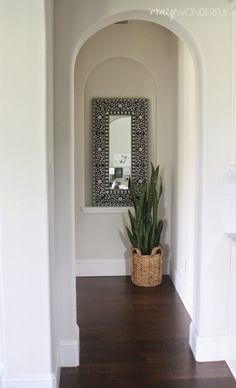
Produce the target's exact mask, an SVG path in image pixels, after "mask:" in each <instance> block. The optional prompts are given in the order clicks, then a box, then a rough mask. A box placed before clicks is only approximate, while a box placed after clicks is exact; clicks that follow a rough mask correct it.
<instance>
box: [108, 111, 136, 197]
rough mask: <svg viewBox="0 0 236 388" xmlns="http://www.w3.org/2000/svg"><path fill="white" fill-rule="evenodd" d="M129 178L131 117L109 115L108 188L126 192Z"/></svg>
mask: <svg viewBox="0 0 236 388" xmlns="http://www.w3.org/2000/svg"><path fill="white" fill-rule="evenodd" d="M130 176H131V116H125V115H122V116H121V115H109V188H110V189H111V190H114V189H115V190H117V189H120V190H128V189H129V182H130Z"/></svg>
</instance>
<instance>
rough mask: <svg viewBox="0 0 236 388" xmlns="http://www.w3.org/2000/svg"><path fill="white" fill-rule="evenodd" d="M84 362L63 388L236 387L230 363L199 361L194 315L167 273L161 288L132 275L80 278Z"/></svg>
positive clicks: (65, 375)
mask: <svg viewBox="0 0 236 388" xmlns="http://www.w3.org/2000/svg"><path fill="white" fill-rule="evenodd" d="M77 305H78V309H77V310H78V323H79V326H80V338H81V349H80V367H78V368H62V371H61V384H60V388H75V387H76V388H77V387H80V388H95V387H96V388H103V387H104V388H106V387H112V388H113V387H114V388H116V387H127V388H132V387H135V388H139V387H142V388H144V387H145V388H149V387H150V388H151V387H158V388H162V387H163V388H164V387H166V388H197V387H201V388H233V387H236V382H235V380H234V379H233V377H232V375H231V373H230V371H229V369H228V367H227V365H226V363H225V362H211V363H196V362H195V361H194V359H193V356H192V353H191V350H190V348H189V345H188V330H189V323H190V318H189V316H188V314H187V312H186V310H185V308H184V306H183V304H182V302H181V300H180V298H179V296H178V294H177V293H176V291H175V288H174V287H173V285H172V282H171V280H170V278H169V277H168V276H164V279H163V284H162V285H161V286H160V287H156V288H150V289H148V288H139V287H135V286H133V285H132V284H131V281H130V278H129V277H97V278H78V279H77Z"/></svg>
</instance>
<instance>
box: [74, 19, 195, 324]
mask: <svg viewBox="0 0 236 388" xmlns="http://www.w3.org/2000/svg"><path fill="white" fill-rule="evenodd" d="M119 21H120V19H119ZM135 21H136V19H134V18H132V20H131V23H132V22H135ZM145 22H146V23H147V21H145ZM145 22H144V23H145ZM139 23H142V21H140V20H139ZM153 24H154V23H153ZM163 24H165V23H163V22H162V26H163ZM155 25H159V23H155ZM175 27H176V26H175ZM106 28H107V29H108V28H109V27H108V26H107V27H104V29H101V30H100V29H99V31H97V32H95V34H92V35H91V36H90V38H91V37H94V36H95V35H96V34H99V32H100V31H104V30H105V29H106ZM161 28H163V27H161ZM164 29H166V27H164ZM168 30H169V29H168ZM172 30H173V31H175V30H176V28H173V27H172ZM177 30H178V28H177ZM178 35H181V37H182V38H183V36H184V33H182V34H178ZM173 36H175V37H176V39H178V40H179V46H180V47H181V48H180V50H184V51H185V54H184V55H188V57H189V58H190V57H191V60H192V65H191V66H192V68H191V71H192V72H194V73H195V74H194V77H193V78H195V79H194V81H193V82H194V104H195V105H194V107H191V109H192V113H193V111H194V128H193V132H192V133H191V135H190V136H192V138H191V141H192V143H191V146H192V149H190V148H189V150H190V154H191V152H192V151H193V152H194V158H195V159H194V160H193V161H192V162H191V163H192V164H191V169H189V170H188V172H187V174H188V176H182V181H181V182H179V183H178V182H177V184H179V186H181V185H183V184H186V186H187V185H188V182H189V179H190V180H191V183H190V182H189V183H190V185H191V190H190V193H189V197H188V199H187V201H188V202H190V201H191V200H192V204H190V207H189V208H188V209H186V208H185V210H184V211H185V213H186V212H187V211H188V210H190V212H191V211H192V215H191V217H187V218H188V219H187V221H186V219H185V220H184V222H185V228H184V229H183V231H182V234H184V233H186V232H187V233H189V230H190V229H191V232H190V233H189V235H188V236H187V238H186V240H187V242H188V243H189V247H188V249H187V250H188V252H186V251H185V252H184V254H185V256H186V257H185V259H184V263H182V264H180V265H182V266H183V265H184V266H185V267H187V265H189V262H190V260H189V262H187V261H188V257H187V255H188V254H189V252H190V251H191V255H192V257H191V263H190V267H191V268H190V269H189V270H188V274H187V275H186V274H185V275H183V274H182V276H188V280H187V283H188V287H190V290H186V289H184V286H183V279H181V276H179V275H178V273H177V271H176V268H175V266H172V268H171V270H170V273H171V274H172V279H173V281H174V283H175V285H176V287H177V289H178V291H179V293H180V295H181V297H182V299H183V301H184V303H185V305H186V307H187V308H188V311H189V312H190V314H191V316H193V314H194V308H193V305H194V303H196V298H197V294H196V292H195V291H194V282H195V280H196V278H197V276H198V275H197V273H198V272H197V271H194V255H196V256H197V255H198V253H197V247H198V244H199V241H197V239H196V236H198V227H199V222H200V220H199V219H197V214H199V212H198V209H199V206H200V203H201V201H200V192H198V189H197V188H198V187H200V184H199V179H200V168H201V161H200V158H201V152H200V151H201V147H200V144H201V131H200V130H199V122H197V121H196V117H200V116H201V115H200V110H201V106H200V104H199V101H200V98H199V95H200V85H201V82H200V81H199V77H200V75H199V74H200V69H199V66H198V62H199V58H198V54H197V49H196V48H195V47H194V48H191V50H190V49H189V50H188V47H189V40H190V39H189V38H188V39H185V41H188V46H187V45H186V44H184V43H183V41H182V39H179V38H177V35H176V32H175V33H174V32H173ZM90 38H88V39H87V40H86V43H85V42H84V44H83V45H82V46H81V47H83V49H84V46H85V45H86V44H87V42H88V41H89V40H90ZM81 47H80V48H81ZM81 51H83V50H80V51H79V52H80V53H81ZM193 52H194V53H195V57H194V55H193ZM186 53H187V54H186ZM79 56H80V54H78V56H77V57H76V58H77V61H76V62H75V67H76V66H77V65H78V62H79ZM107 60H108V59H107ZM92 62H93V61H92ZM93 64H94V62H93ZM96 66H98V65H97V64H94V66H93V65H92V66H91V68H92V69H94V68H95V67H96ZM185 70H186V69H185ZM90 71H91V72H92V70H90ZM197 80H198V81H197ZM196 81H197V82H196ZM85 83H86V82H84V85H83V86H84V87H85ZM75 88H76V86H75ZM182 92H183V91H182ZM131 94H132V93H131ZM82 95H83V91H82V92H81V93H80V97H81V96H82ZM188 97H189V95H188ZM75 107H76V109H77V108H78V100H75ZM80 113H81V112H80ZM77 114H78V112H77ZM83 114H84V112H83V113H82V115H83ZM177 115H178V113H177ZM176 118H177V117H176ZM76 125H77V124H76V120H75V127H76ZM86 127H87V128H88V125H87V126H86ZM157 127H158V125H157ZM83 128H84V127H83ZM155 136H156V135H155ZM181 136H182V135H181ZM179 142H181V139H179ZM185 147H188V145H185ZM182 150H183V149H182ZM175 151H176V152H177V153H179V152H181V149H180V150H175ZM184 152H185V153H186V148H185V151H184ZM75 154H76V152H75ZM80 155H81V154H80ZM186 162H188V160H187V159H186V158H185V160H184V161H183V160H182V162H181V163H183V165H182V166H180V169H182V172H183V166H184V163H186ZM174 164H176V163H175V162H174ZM182 172H180V175H181V173H182ZM184 174H186V171H185V172H184ZM75 176H77V174H75ZM177 180H178V178H177ZM80 183H81V182H80ZM172 185H173V182H172ZM82 190H83V189H82ZM184 190H185V191H186V187H185V189H184ZM183 194H184V191H182V193H181V190H180V192H178V194H177V195H178V196H179V197H180V196H181V195H182V196H183ZM190 198H191V199H190ZM172 199H173V198H172ZM185 199H186V198H185ZM178 201H179V200H178V199H177V200H176V201H175V203H174V204H172V205H173V206H172V215H173V208H174V206H176V204H177V207H178V206H179V205H178ZM181 201H182V205H180V207H181V206H183V202H184V200H183V199H182V200H181V199H180V202H181ZM193 201H194V203H193ZM80 205H81V204H80ZM82 206H85V207H86V200H84V204H82ZM87 206H89V203H88V204H87ZM76 208H77V209H79V207H78V206H76ZM195 210H196V212H195ZM180 212H181V208H180V209H178V211H177V212H176V214H175V218H176V219H175V220H174V222H175V226H174V229H176V233H177V228H178V226H177V223H179V226H181V221H180V222H179V220H178V215H177V213H180ZM193 213H194V214H193ZM90 217H91V212H90ZM179 217H182V218H183V215H179ZM173 218H174V217H173ZM168 221H169V220H168ZM169 227H170V225H169ZM172 229H173V226H172ZM172 232H173V231H172ZM189 236H190V238H189V239H188V237H189ZM180 238H182V247H180V251H181V249H184V247H183V245H184V239H185V237H184V236H180V234H178V235H177V238H172V239H171V242H170V244H172V245H174V246H175V248H176V250H178V249H179V247H178V245H179V244H178V239H180ZM190 240H191V242H190ZM168 243H169V241H168ZM167 245H169V244H167ZM185 245H186V244H185ZM172 254H173V251H172ZM181 254H183V252H178V254H177V255H179V256H180V255H181ZM177 260H178V258H177ZM83 261H84V263H85V262H86V260H83ZM95 261H96V260H94V262H95ZM85 266H86V267H88V263H86V264H85ZM185 271H186V272H187V270H186V268H185ZM86 274H87V275H88V274H89V271H88V272H87V273H85V275H86ZM93 274H94V273H93V271H91V272H90V275H93ZM102 274H103V273H101V272H100V275H102ZM187 294H188V295H187ZM189 294H190V296H189Z"/></svg>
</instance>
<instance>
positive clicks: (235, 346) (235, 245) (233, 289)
mask: <svg viewBox="0 0 236 388" xmlns="http://www.w3.org/2000/svg"><path fill="white" fill-rule="evenodd" d="M235 67H236V2H235V1H234V2H232V76H233V83H232V86H233V88H232V97H233V99H232V102H233V137H232V149H231V163H232V164H233V165H234V166H233V169H234V171H235V164H236V157H235V147H236V106H235V101H236V100H235V98H236V76H235ZM229 246H230V248H229V249H230V259H231V261H230V277H229V284H230V288H229V302H230V303H229V343H228V354H227V362H228V364H229V365H230V369H231V371H232V372H233V374H234V377H235V378H236V310H235V297H236V286H235V284H236V283H235V279H236V236H235V234H233V235H230V236H229Z"/></svg>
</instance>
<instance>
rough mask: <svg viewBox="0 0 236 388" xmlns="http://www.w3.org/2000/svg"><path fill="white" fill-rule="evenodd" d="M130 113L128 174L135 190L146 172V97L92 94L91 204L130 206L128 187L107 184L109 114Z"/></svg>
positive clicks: (139, 186) (144, 177) (145, 175)
mask: <svg viewBox="0 0 236 388" xmlns="http://www.w3.org/2000/svg"><path fill="white" fill-rule="evenodd" d="M110 115H128V116H131V126H132V128H131V137H132V139H131V148H132V150H131V175H132V178H133V179H134V180H135V182H136V187H137V192H139V191H140V188H141V185H142V182H143V181H144V180H147V173H148V100H147V99H146V98H93V99H92V128H93V197H92V198H93V206H132V203H131V197H130V190H120V189H110V187H109V116H110Z"/></svg>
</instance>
